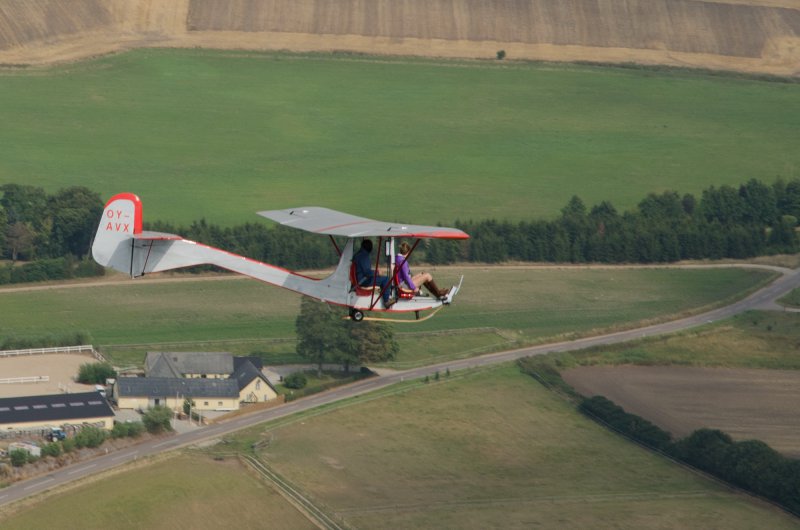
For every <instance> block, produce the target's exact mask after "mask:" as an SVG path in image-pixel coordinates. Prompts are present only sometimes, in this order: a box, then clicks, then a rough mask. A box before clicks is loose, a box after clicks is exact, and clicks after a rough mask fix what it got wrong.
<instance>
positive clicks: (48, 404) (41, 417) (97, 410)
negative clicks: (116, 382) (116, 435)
mask: <svg viewBox="0 0 800 530" xmlns="http://www.w3.org/2000/svg"><path fill="white" fill-rule="evenodd" d="M113 415H114V411H113V410H111V407H110V406H109V404H108V402H107V401H106V399H105V398H104V397H103V396H101V395H100V394H99V393H97V392H78V393H75V394H51V395H42V396H25V397H16V398H4V399H0V424H4V423H26V422H34V421H42V422H53V423H65V422H70V421H80V420H84V419H89V418H103V417H108V416H113Z"/></svg>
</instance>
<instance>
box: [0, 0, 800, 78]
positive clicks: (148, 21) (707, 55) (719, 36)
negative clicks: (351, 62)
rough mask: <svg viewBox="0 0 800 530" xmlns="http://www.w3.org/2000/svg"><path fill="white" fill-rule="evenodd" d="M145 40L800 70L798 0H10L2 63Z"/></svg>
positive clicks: (2, 13) (1, 28)
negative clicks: (498, 54) (60, 0)
mask: <svg viewBox="0 0 800 530" xmlns="http://www.w3.org/2000/svg"><path fill="white" fill-rule="evenodd" d="M142 46H166V47H169V46H177V47H208V48H227V49H255V50H281V49H284V50H295V51H332V50H346V51H352V52H363V53H377V54H395V55H418V56H437V57H464V58H485V59H488V58H494V56H495V53H496V52H497V50H500V49H504V50H505V51H506V52H507V57H508V58H509V59H534V60H553V61H575V60H588V61H602V62H638V63H643V64H667V65H676V66H692V67H707V68H714V69H727V70H739V71H746V72H761V73H771V74H777V75H792V76H793V75H799V74H800V3H798V1H797V0H716V1H714V0H609V1H607V2H597V1H595V0H511V1H508V0H502V1H501V0H493V1H478V0H468V1H456V0H401V1H398V0H370V1H369V2H364V1H363V0H349V1H348V0H342V1H337V2H333V1H319V0H72V1H70V2H59V1H58V0H8V1H5V2H2V3H0V64H43V63H50V62H54V61H70V60H76V59H81V58H84V57H88V56H92V55H97V54H102V53H109V52H114V51H119V50H125V49H129V48H134V47H142Z"/></svg>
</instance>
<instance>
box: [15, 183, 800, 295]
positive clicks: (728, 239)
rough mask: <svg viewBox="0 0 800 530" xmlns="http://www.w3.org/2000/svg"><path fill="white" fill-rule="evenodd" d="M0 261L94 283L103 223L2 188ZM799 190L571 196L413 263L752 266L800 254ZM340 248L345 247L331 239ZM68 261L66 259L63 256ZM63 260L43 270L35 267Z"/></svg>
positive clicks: (98, 207)
mask: <svg viewBox="0 0 800 530" xmlns="http://www.w3.org/2000/svg"><path fill="white" fill-rule="evenodd" d="M0 192H2V195H1V196H0V227H2V228H4V229H3V230H0V255H1V256H2V257H3V258H5V259H9V260H11V261H17V260H23V261H37V262H41V263H40V264H39V265H36V266H32V267H29V268H27V269H25V270H20V271H17V270H16V267H11V266H6V267H5V268H0V283H11V282H21V281H39V280H43V279H61V278H65V277H71V276H70V275H78V276H80V275H90V274H97V273H98V272H99V271H100V269H99V268H96V269H94V270H92V268H91V267H90V266H89V265H86V264H84V265H81V264H82V263H83V261H84V260H90V258H89V251H90V245H91V240H92V237H93V235H94V232H95V230H96V228H97V223H98V219H99V218H100V215H101V213H102V209H103V203H102V201H101V200H100V197H99V196H98V195H97V194H96V193H93V192H91V191H90V190H88V189H86V188H82V187H72V188H66V189H64V190H60V191H59V192H57V193H56V194H54V195H48V194H46V193H45V192H44V191H43V190H42V189H41V188H36V187H33V186H20V185H17V184H6V185H3V186H0ZM799 218H800V180H797V179H796V180H791V181H788V182H787V181H784V180H778V181H776V182H774V183H773V184H771V185H767V184H765V183H763V182H761V181H759V180H756V179H752V180H750V181H749V182H747V183H745V184H742V185H741V186H739V187H738V188H737V187H732V186H720V187H714V186H712V187H710V188H708V189H706V190H704V191H703V192H702V194H701V196H700V197H699V198H696V197H695V196H694V195H691V194H685V195H679V194H678V193H677V192H675V191H665V192H663V193H660V194H655V193H652V194H650V195H648V196H647V197H645V198H644V199H643V200H642V201H641V202H640V203H639V204H638V205H637V206H636V208H634V209H633V210H631V211H626V212H622V213H620V212H618V211H617V210H616V208H615V207H614V206H613V204H611V203H610V202H608V201H603V202H601V203H599V204H596V205H593V206H591V207H588V206H587V205H586V204H585V203H584V202H583V200H581V199H580V197H578V196H574V197H572V199H570V201H569V202H568V203H567V205H566V206H565V207H564V208H563V209H562V210H561V213H560V215H559V216H558V217H556V218H554V219H550V220H547V219H538V220H536V219H534V220H528V221H520V222H510V221H497V220H475V221H456V222H455V223H454V224H455V226H457V227H458V228H461V229H462V230H464V231H466V232H467V233H469V234H470V236H471V238H470V239H469V240H466V241H446V240H429V241H425V242H424V243H423V244H422V245H420V247H419V248H418V250H416V251H415V254H416V255H415V257H414V260H415V261H417V262H419V261H426V262H428V263H432V264H446V263H454V262H458V261H467V262H481V263H498V262H503V261H509V260H518V261H535V262H556V263H587V262H602V263H659V262H670V261H677V260H682V259H721V258H749V257H753V256H758V255H764V254H776V253H793V252H797V251H798V250H800V242H799V241H798V236H797V232H796V228H797V222H798V219H799ZM146 228H147V229H149V230H156V231H161V232H170V233H175V234H180V235H182V236H183V237H186V238H187V239H191V240H194V241H199V242H202V243H205V244H208V245H212V246H215V247H219V248H222V249H224V250H227V251H230V252H235V253H237V254H242V255H245V256H248V257H250V258H253V259H257V260H260V261H266V262H269V263H274V264H276V265H280V266H283V267H289V268H296V269H313V268H322V267H330V266H332V265H334V264H335V263H336V260H337V255H336V252H334V251H333V250H332V245H331V243H330V241H329V240H328V238H324V237H319V236H317V235H314V234H309V233H306V232H303V231H300V230H293V229H290V228H286V227H282V226H269V225H267V224H264V223H246V224H242V225H237V226H233V227H220V226H218V225H215V224H211V223H208V222H207V221H206V220H204V219H203V220H199V221H195V222H193V223H192V224H190V225H189V226H175V225H172V224H168V223H163V222H153V223H148V224H147V226H146ZM337 243H338V244H340V246H341V243H343V242H342V241H338V242H337ZM68 256H71V258H68ZM48 259H49V260H53V259H56V260H59V259H64V260H66V261H62V262H50V263H48V262H46V261H43V260H48ZM90 263H91V262H90Z"/></svg>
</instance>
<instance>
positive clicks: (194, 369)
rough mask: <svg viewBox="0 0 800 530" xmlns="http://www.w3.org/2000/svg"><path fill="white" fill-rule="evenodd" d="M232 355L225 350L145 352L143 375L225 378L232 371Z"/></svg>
mask: <svg viewBox="0 0 800 530" xmlns="http://www.w3.org/2000/svg"><path fill="white" fill-rule="evenodd" d="M233 370H234V367H233V355H231V354H230V353H226V352H153V351H151V352H147V357H145V360H144V373H145V377H186V378H201V379H227V378H228V377H230V375H231V374H232V373H233Z"/></svg>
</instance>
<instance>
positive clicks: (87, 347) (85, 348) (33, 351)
mask: <svg viewBox="0 0 800 530" xmlns="http://www.w3.org/2000/svg"><path fill="white" fill-rule="evenodd" d="M83 352H89V353H91V354H92V357H94V358H95V359H97V360H98V361H100V362H101V363H106V362H108V361H107V360H106V358H105V357H103V354H102V353H100V352H99V351H97V350H96V349H95V348H94V346H92V345H91V344H82V345H80V346H55V347H53V348H27V349H24V350H0V358H3V357H18V356H21V355H45V354H49V353H83ZM40 380H41V379H40ZM34 382H38V381H34Z"/></svg>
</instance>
